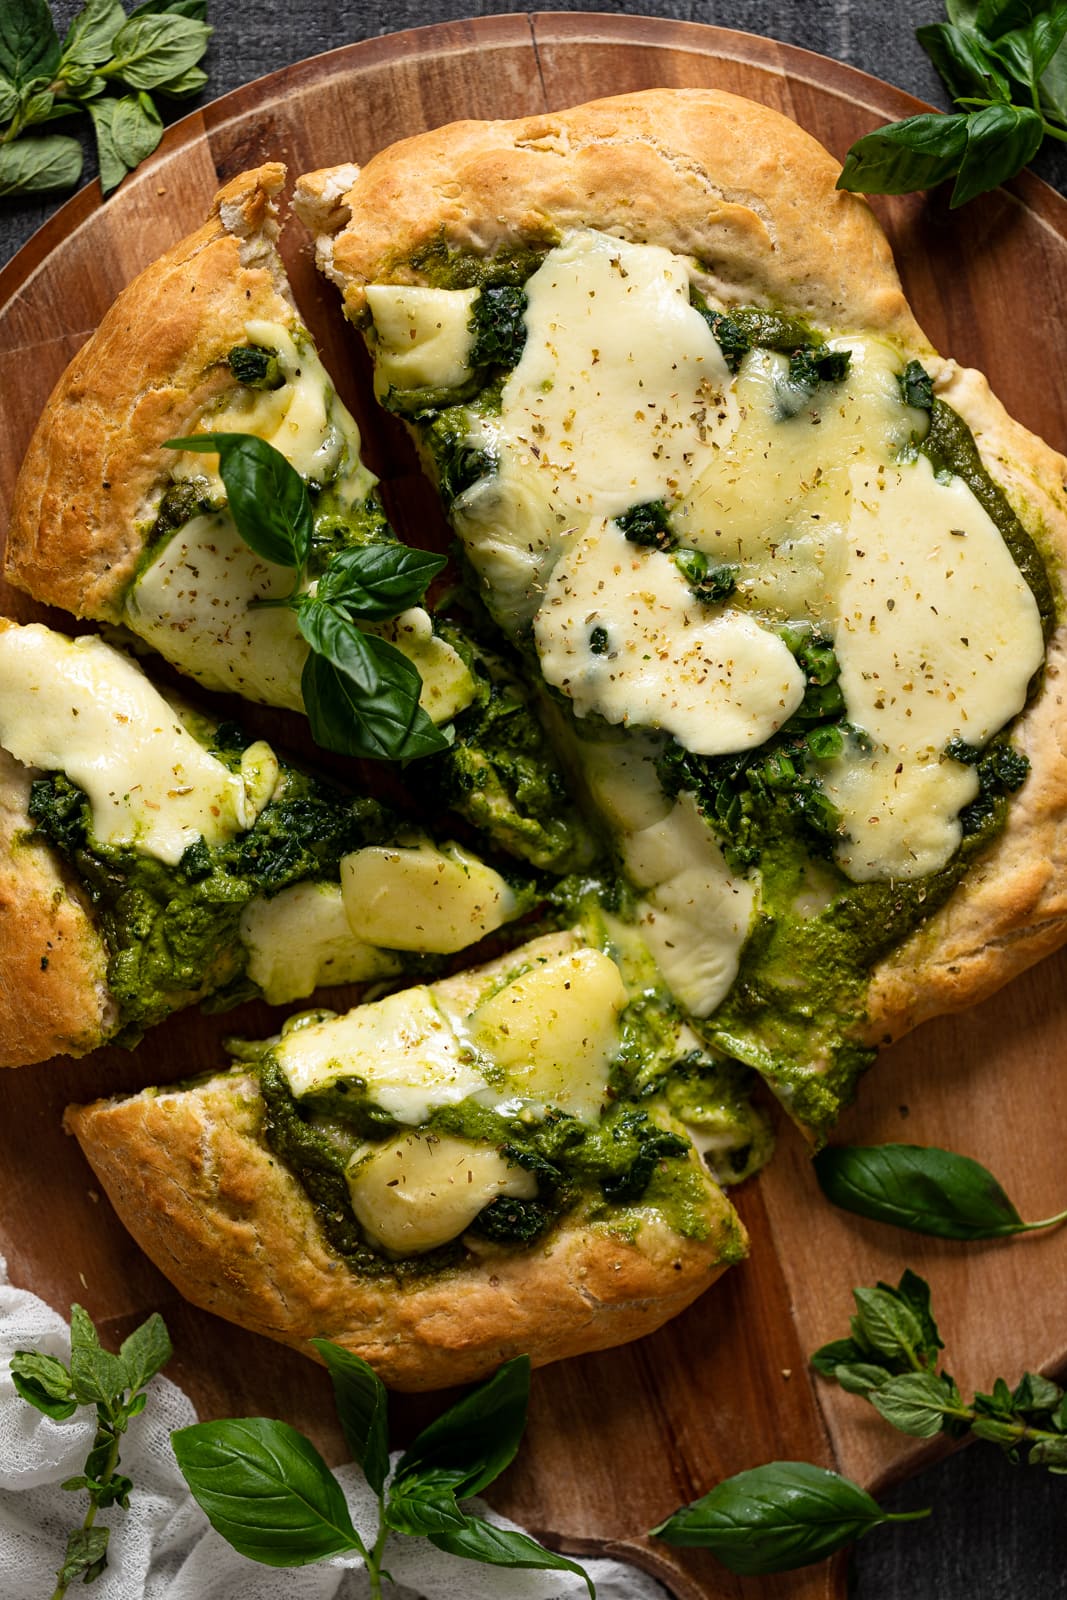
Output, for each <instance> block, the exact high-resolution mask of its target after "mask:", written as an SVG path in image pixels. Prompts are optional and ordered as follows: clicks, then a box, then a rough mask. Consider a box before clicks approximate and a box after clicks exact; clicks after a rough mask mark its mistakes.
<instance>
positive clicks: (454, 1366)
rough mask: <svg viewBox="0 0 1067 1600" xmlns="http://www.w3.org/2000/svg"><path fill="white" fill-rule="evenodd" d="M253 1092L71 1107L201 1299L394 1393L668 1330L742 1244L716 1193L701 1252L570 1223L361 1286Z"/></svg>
mask: <svg viewBox="0 0 1067 1600" xmlns="http://www.w3.org/2000/svg"><path fill="white" fill-rule="evenodd" d="M263 1119H264V1106H263V1101H262V1099H261V1097H260V1095H259V1092H258V1088H257V1086H256V1083H255V1080H254V1079H253V1078H252V1077H251V1076H250V1075H249V1074H247V1073H244V1072H240V1071H237V1072H231V1073H227V1074H225V1075H221V1076H218V1077H215V1078H212V1079H211V1080H209V1081H207V1082H204V1083H201V1084H199V1085H197V1086H195V1087H193V1088H189V1089H185V1090H179V1091H175V1092H154V1091H151V1090H149V1091H147V1092H146V1093H144V1094H140V1095H137V1096H135V1097H133V1098H130V1099H126V1100H117V1101H107V1100H99V1101H97V1102H96V1103H95V1104H93V1105H89V1106H71V1107H69V1108H68V1110H67V1114H66V1118H65V1126H66V1127H67V1129H68V1131H70V1132H72V1133H74V1134H75V1135H76V1136H77V1138H78V1141H79V1143H80V1144H81V1146H82V1149H83V1150H84V1152H85V1154H86V1156H87V1157H88V1159H89V1161H90V1163H91V1165H92V1167H93V1170H94V1171H95V1172H96V1174H97V1176H98V1177H99V1179H100V1181H101V1183H102V1184H103V1186H104V1188H105V1190H106V1191H107V1194H108V1196H109V1198H110V1199H111V1202H112V1204H113V1205H114V1207H115V1209H116V1211H117V1212H118V1214H119V1216H120V1218H121V1219H122V1221H123V1223H124V1224H125V1226H126V1227H127V1228H128V1229H129V1231H130V1232H131V1233H132V1234H133V1236H134V1238H135V1239H136V1240H137V1242H138V1244H139V1245H140V1246H141V1248H142V1249H143V1250H144V1251H145V1253H146V1254H147V1255H148V1256H149V1257H151V1259H152V1260H153V1261H154V1262H155V1264H156V1265H157V1266H158V1267H159V1268H160V1269H161V1271H163V1272H164V1273H165V1274H166V1276H167V1277H168V1278H169V1279H170V1280H171V1282H172V1283H173V1284H174V1285H175V1286H176V1287H177V1289H178V1290H179V1291H180V1292H181V1293H182V1294H183V1295H184V1296H185V1298H186V1299H188V1300H191V1301H192V1302H193V1303H194V1304H195V1305H199V1306H202V1307H203V1308H204V1309H205V1310H208V1311H211V1312H214V1313H215V1314H216V1315H218V1316H222V1317H225V1318H227V1319H228V1320H230V1321H231V1322H236V1323H238V1324H240V1325H241V1326H242V1327H245V1328H249V1329H251V1330H252V1331H253V1332H255V1333H261V1334H265V1335H266V1336H267V1337H268V1338H271V1339H276V1340H278V1341H280V1342H281V1343H282V1344H288V1345H292V1346H294V1347H295V1348H296V1349H298V1350H301V1351H302V1352H303V1353H304V1354H305V1355H310V1356H314V1355H315V1352H314V1350H313V1349H312V1348H311V1347H310V1346H309V1344H308V1341H309V1339H311V1338H313V1337H316V1336H319V1335H324V1336H325V1337H327V1338H330V1339H332V1340H334V1341H335V1342H336V1343H338V1344H341V1345H343V1346H344V1347H345V1348H346V1349H349V1350H352V1351H354V1352H355V1353H356V1354H358V1355H360V1356H362V1357H363V1358H364V1359H365V1360H366V1361H368V1362H370V1364H371V1365H372V1366H373V1367H374V1368H375V1369H376V1371H378V1372H379V1373H380V1374H381V1376H382V1378H383V1379H384V1380H385V1381H386V1382H387V1383H389V1384H390V1385H391V1386H393V1387H394V1388H397V1389H407V1390H416V1389H433V1388H440V1387H444V1386H446V1385H449V1384H454V1383H464V1382H468V1381H470V1380H472V1379H474V1378H477V1377H480V1376H482V1375H484V1374H485V1373H487V1372H489V1371H491V1370H492V1369H493V1368H495V1367H496V1366H498V1365H499V1363H500V1362H502V1361H505V1360H508V1359H509V1358H510V1357H512V1356H515V1355H519V1354H522V1353H527V1354H529V1355H530V1356H531V1357H532V1359H533V1361H534V1363H535V1364H536V1365H543V1364H544V1363H546V1362H548V1361H555V1360H559V1359H560V1358H562V1357H564V1356H571V1355H578V1354H581V1353H583V1352H586V1351H590V1350H599V1349H605V1348H607V1347H609V1346H611V1345H615V1344H621V1343H624V1342H625V1341H627V1340H630V1339H635V1338H638V1337H639V1336H640V1335H642V1334H645V1333H650V1332H651V1331H652V1330H653V1329H655V1328H658V1327H660V1326H661V1325H662V1324H663V1323H664V1322H666V1321H667V1320H668V1319H669V1318H670V1317H672V1316H674V1315H675V1314H676V1313H677V1312H679V1311H681V1310H683V1309H684V1308H685V1307H686V1306H687V1305H689V1304H690V1302H691V1301H693V1300H694V1299H695V1298H696V1297H697V1295H698V1294H700V1293H701V1292H702V1291H703V1290H704V1289H706V1288H707V1287H708V1286H709V1285H710V1284H711V1283H712V1282H713V1281H714V1280H715V1278H717V1277H718V1276H719V1274H720V1273H721V1272H722V1271H723V1270H724V1265H723V1263H721V1262H720V1261H719V1260H718V1259H717V1258H718V1257H719V1256H720V1255H721V1254H722V1248H723V1246H725V1245H729V1246H731V1247H732V1251H733V1254H735V1255H736V1252H737V1245H738V1243H739V1241H740V1240H742V1239H743V1237H744V1236H743V1233H742V1230H741V1228H740V1224H739V1223H738V1222H737V1220H736V1218H735V1217H734V1214H733V1211H732V1208H731V1207H730V1205H729V1202H728V1201H727V1200H726V1199H725V1197H724V1196H722V1195H721V1193H720V1192H719V1191H718V1190H716V1189H714V1187H713V1186H712V1185H711V1184H710V1183H709V1189H708V1196H709V1199H708V1210H709V1223H710V1226H711V1234H710V1237H709V1239H708V1240H707V1241H705V1242H702V1243H696V1242H694V1241H690V1240H685V1239H682V1238H680V1237H679V1236H678V1235H677V1234H675V1233H673V1232H672V1231H671V1230H670V1229H668V1228H667V1227H666V1225H664V1224H659V1223H657V1221H655V1220H653V1218H652V1216H651V1215H650V1216H649V1218H648V1220H647V1221H645V1222H644V1223H643V1224H642V1227H641V1230H640V1237H639V1242H637V1243H634V1244H632V1243H629V1242H627V1241H625V1240H621V1239H617V1238H613V1237H611V1236H610V1235H609V1234H607V1233H606V1232H604V1231H602V1230H600V1229H595V1228H591V1227H584V1228H583V1227H581V1226H578V1225H574V1224H571V1225H564V1226H563V1227H562V1228H560V1229H558V1230H557V1231H556V1233H554V1234H553V1236H552V1238H551V1241H550V1242H549V1244H547V1245H546V1246H544V1247H543V1248H542V1249H539V1250H536V1251H528V1252H526V1253H524V1254H522V1255H510V1254H505V1253H503V1252H501V1253H499V1254H497V1253H494V1254H492V1255H487V1256H486V1257H484V1258H483V1259H481V1260H475V1261H472V1263H471V1264H470V1265H469V1266H467V1267H463V1268H460V1269H457V1270H456V1271H455V1272H452V1273H448V1274H446V1275H444V1276H442V1277H441V1278H439V1279H434V1280H428V1281H424V1282H423V1283H420V1284H414V1285H404V1284H401V1285H397V1284H396V1283H395V1282H394V1281H392V1280H385V1281H384V1282H376V1281H373V1280H369V1279H361V1278H359V1277H357V1276H356V1275H355V1274H354V1273H353V1272H351V1270H350V1269H349V1268H348V1267H347V1266H346V1264H345V1262H344V1261H343V1259H341V1258H340V1257H338V1256H336V1255H335V1254H334V1253H333V1252H332V1251H331V1250H330V1249H329V1247H328V1246H327V1244H326V1242H325V1240H324V1238H323V1235H322V1232H321V1230H320V1228H319V1225H318V1223H317V1220H316V1218H315V1213H314V1210H313V1207H312V1205H311V1202H310V1201H309V1200H308V1198H307V1195H306V1194H305V1192H304V1190H303V1189H302V1188H301V1186H300V1184H299V1183H298V1181H297V1179H296V1178H295V1177H294V1176H293V1175H292V1173H290V1172H289V1171H288V1169H287V1168H286V1167H284V1166H283V1165H282V1164H281V1163H280V1162H278V1161H277V1160H276V1159H275V1157H274V1156H273V1155H272V1154H271V1152H270V1150H269V1149H268V1147H267V1145H266V1143H265V1141H264V1137H263Z"/></svg>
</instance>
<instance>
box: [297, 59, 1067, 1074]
mask: <svg viewBox="0 0 1067 1600" xmlns="http://www.w3.org/2000/svg"><path fill="white" fill-rule="evenodd" d="M839 170H840V169H839V166H838V164H837V162H835V161H834V160H833V158H832V157H831V156H829V155H828V154H827V152H826V151H825V150H824V149H823V148H822V146H821V145H819V144H817V143H816V141H815V140H814V139H812V138H810V136H809V135H808V134H806V133H804V132H803V131H802V130H801V129H800V128H798V127H797V126H796V125H795V124H794V123H792V122H790V121H789V120H788V119H787V118H785V117H782V116H781V115H779V113H777V112H775V111H772V110H770V109H769V108H767V107H766V106H761V105H757V104H755V103H753V102H750V101H747V100H740V99H738V98H737V97H735V96H733V95H729V94H721V93H718V92H717V91H714V90H702V89H686V90H649V91H646V92H644V93H639V94H634V95H626V96H619V97H617V98H614V99H610V100H601V101H597V102H594V103H593V104H591V105H586V106H578V107H576V108H575V109H573V110H569V111H561V112H550V113H546V114H543V115H538V116H534V117H526V118H523V119H521V120H519V121H515V122H463V123H456V124H453V125H452V126H451V127H448V128H439V129H436V130H434V131H433V132H431V133H427V134H420V135H418V136H417V137H415V138H413V139H408V140H405V141H404V142H402V143H401V144H398V145H395V146H393V147H392V148H390V149H388V150H385V151H383V152H382V153H381V154H380V155H378V156H376V157H375V158H374V159H373V160H372V161H370V162H369V163H368V164H367V166H366V167H364V168H363V169H362V171H359V170H358V169H355V168H337V169H327V170H324V171H321V172H317V173H311V174H310V175H309V176H307V177H305V178H302V179H301V180H300V182H299V184H298V187H297V194H296V199H295V204H296V208H297V210H298V211H299V212H300V214H301V216H302V217H303V218H304V220H305V221H307V223H308V224H309V226H311V227H312V229H313V230H314V231H315V232H316V233H317V239H316V250H317V254H318V259H319V264H320V266H321V267H322V269H323V270H324V272H326V274H327V275H328V276H329V277H330V278H332V279H333V281H334V282H336V283H337V284H338V286H339V287H340V289H341V291H342V294H343V295H344V300H345V307H346V310H347V312H348V315H349V316H350V317H351V318H352V319H353V320H354V321H357V322H361V321H362V320H364V311H365V297H366V288H367V285H368V284H369V283H373V282H387V283H388V282H418V281H419V274H418V272H416V271H415V270H414V269H413V268H412V266H411V261H412V258H413V257H414V258H418V257H419V256H420V254H421V253H422V252H424V251H426V250H427V249H428V248H430V249H432V248H441V247H443V248H445V249H447V250H456V251H461V252H462V251H467V252H474V253H476V254H479V255H487V254H491V253H493V252H494V251H498V250H499V251H503V252H507V251H509V250H514V249H515V248H517V247H521V246H522V245H524V244H538V243H544V242H548V241H551V240H552V239H553V238H555V237H557V236H558V235H559V234H560V233H561V232H562V231H563V230H565V229H567V228H572V227H595V228H599V229H602V230H604V231H607V232H611V233H615V234H618V235H619V236H621V237H623V238H626V239H629V240H631V241H634V242H636V243H650V244H657V245H663V246H665V247H667V248H669V249H671V250H675V251H677V252H678V253H680V254H682V255H686V256H692V257H695V258H696V259H697V261H698V262H699V263H700V265H701V267H702V268H703V269H704V270H705V271H706V273H707V276H708V280H709V285H710V287H712V289H713V290H714V292H716V293H717V294H719V295H720V296H721V297H722V298H723V299H724V300H725V301H726V302H727V303H728V304H740V303H748V304H751V303H762V304H765V305H768V306H773V307H776V308H779V309H782V310H785V311H787V312H792V313H794V314H797V315H803V316H805V317H809V318H810V319H811V320H812V321H814V322H815V323H816V324H817V325H820V326H822V327H824V328H826V329H828V330H832V331H837V332H843V333H872V334H880V335H882V336H885V337H887V338H890V339H892V340H893V341H894V342H895V343H896V344H897V345H898V347H899V348H900V350H901V352H902V354H903V355H904V356H905V358H916V359H919V360H921V361H922V362H923V363H924V365H925V366H926V367H927V369H928V370H929V371H930V372H931V374H932V375H933V376H934V377H935V380H936V387H937V390H938V393H939V394H941V395H942V396H943V398H944V399H945V400H947V401H948V403H949V404H950V405H952V406H954V407H955V409H956V410H957V411H958V412H959V413H960V415H961V416H962V417H963V418H964V420H965V421H966V422H967V423H968V425H969V426H970V428H971V429H972V431H973V433H974V436H975V439H976V441H977V444H978V447H979V450H980V452H981V455H982V459H983V461H984V463H985V465H986V468H987V469H988V471H989V473H990V475H991V476H992V477H993V478H994V479H995V480H996V481H997V482H998V483H999V484H1000V485H1001V487H1002V488H1003V489H1004V491H1005V493H1006V494H1007V496H1008V499H1009V500H1010V501H1011V503H1012V505H1013V506H1014V508H1015V509H1016V511H1017V512H1018V514H1019V516H1020V517H1021V518H1022V520H1023V522H1024V524H1025V525H1026V526H1027V527H1028V528H1029V529H1030V530H1031V532H1033V533H1034V535H1035V536H1036V538H1037V539H1038V542H1039V545H1040V547H1041V550H1042V553H1043V555H1044V556H1045V557H1046V560H1047V561H1048V563H1049V564H1050V566H1051V568H1052V572H1051V576H1052V579H1053V583H1054V585H1055V586H1056V587H1057V589H1060V588H1062V579H1063V574H1064V572H1065V571H1067V493H1065V480H1067V461H1065V460H1064V458H1063V457H1062V456H1060V455H1059V454H1057V452H1056V451H1054V450H1052V449H1050V448H1049V447H1048V446H1047V445H1046V444H1044V443H1043V442H1042V441H1041V440H1040V439H1038V438H1036V437H1035V436H1034V435H1033V434H1032V433H1030V432H1028V430H1027V429H1025V428H1024V427H1022V426H1021V424H1019V423H1017V422H1015V421H1013V420H1012V418H1010V417H1009V416H1008V415H1007V413H1006V412H1005V411H1004V409H1003V407H1002V406H1001V405H1000V403H999V401H997V400H996V398H995V397H994V396H993V395H992V394H991V392H990V390H989V386H988V384H987V383H986V381H985V379H984V378H983V377H982V376H981V375H980V374H979V373H975V372H970V371H966V370H963V369H961V368H959V367H957V366H956V364H955V363H954V362H951V361H946V360H944V359H943V358H942V357H939V356H938V355H936V353H935V352H934V351H933V349H932V347H931V345H930V343H929V341H928V339H927V338H926V337H925V335H924V334H923V332H922V330H921V328H920V327H919V326H918V324H917V323H916V321H915V319H914V317H913V315H912V313H911V311H910V308H909V307H908V305H907V302H906V300H905V299H904V295H903V292H902V290H901V287H900V283H899V280H898V278H897V274H896V269H895V267H894V265H893V260H892V256H891V253H890V250H889V246H888V244H887V242H886V239H885V236H884V235H883V233H882V230H881V228H880V227H879V225H878V223H877V221H876V220H875V218H874V216H873V214H872V213H871V211H870V209H869V208H868V206H867V205H866V203H865V202H864V201H863V200H861V199H859V198H857V197H856V196H855V195H851V194H847V193H845V192H843V191H840V190H837V189H836V188H835V184H836V181H837V176H838V173H839ZM1065 663H1067V637H1065V633H1064V629H1063V627H1062V626H1060V627H1058V628H1057V630H1056V632H1055V633H1054V635H1053V637H1052V639H1051V641H1050V645H1049V650H1048V657H1047V669H1046V681H1045V686H1044V688H1043V690H1042V692H1041V694H1040V695H1039V696H1038V698H1037V699H1036V700H1035V701H1034V703H1033V704H1032V705H1031V706H1030V707H1029V708H1028V709H1027V711H1026V712H1025V714H1024V715H1023V716H1022V718H1021V719H1020V721H1019V723H1018V725H1017V730H1016V738H1017V741H1018V743H1019V744H1020V746H1021V748H1022V749H1024V750H1025V752H1026V754H1027V755H1028V756H1029V758H1030V761H1031V763H1032V770H1031V774H1030V777H1029V778H1028V780H1027V782H1026V784H1025V786H1024V787H1023V789H1022V791H1021V793H1020V794H1019V795H1018V796H1017V797H1016V798H1015V800H1014V801H1013V804H1012V806H1011V809H1010V812H1009V820H1008V824H1007V828H1006V829H1005V832H1004V834H1003V835H1002V836H1001V838H1000V839H999V840H998V841H997V842H996V843H995V844H994V845H993V846H992V847H991V848H990V849H989V850H988V851H987V852H986V853H985V854H984V855H983V856H982V857H981V858H980V859H979V861H978V862H977V863H976V864H975V865H974V866H973V867H972V868H971V870H970V872H969V874H968V876H967V878H966V879H965V880H964V882H963V884H962V885H961V886H960V887H959V888H958V889H957V890H956V891H955V893H954V894H953V896H952V898H951V900H950V901H949V903H948V904H947V905H946V906H945V907H944V908H943V909H942V910H941V911H939V912H938V913H936V914H935V915H934V916H932V917H931V918H930V919H929V920H928V921H927V922H926V923H925V924H924V925H923V927H922V928H921V929H920V930H919V931H918V932H917V933H916V934H915V935H914V936H913V937H912V938H910V939H909V940H908V941H907V942H906V943H905V944H904V945H902V946H901V948H900V949H899V950H897V951H896V952H895V953H894V954H893V955H892V956H891V957H890V958H889V959H888V960H886V961H884V962H883V963H882V964H881V965H880V966H879V967H878V968H876V969H875V971H874V973H873V974H872V981H871V988H870V992H869V996H868V1018H867V1022H866V1025H865V1029H864V1038H865V1040H866V1041H867V1042H870V1043H883V1042H885V1041H886V1040H887V1039H889V1038H895V1037H899V1036H900V1035H901V1034H903V1033H905V1032H907V1030H908V1029H909V1028H911V1027H914V1026H915V1025H916V1024H917V1023H919V1022H921V1021H922V1020H923V1019H925V1018H927V1017H931V1016H935V1015H937V1014H939V1013H941V1012H944V1011H950V1010H956V1009H958V1008H960V1007H963V1006H969V1005H973V1004H975V1003H976V1002H977V1001H979V1000H981V999H983V998H985V997H986V996H987V995H989V994H991V993H993V992H994V991H995V990H996V989H998V988H999V987H1000V986H1001V985H1002V984H1003V983H1005V982H1007V980H1008V979H1009V978H1011V977H1014V976H1015V975H1016V974H1017V973H1018V972H1020V971H1022V970H1023V969H1024V968H1025V967H1027V966H1030V965H1031V964H1032V963H1033V962H1035V961H1037V960H1038V959H1040V958H1041V957H1042V956H1044V955H1047V954H1049V953H1050V952H1051V951H1052V950H1055V949H1057V948H1058V947H1059V946H1060V945H1061V944H1063V943H1064V941H1065V940H1067V873H1065V871H1064V868H1065V866H1067V749H1065V744H1067V739H1065V737H1064V735H1063V734H1062V732H1061V727H1062V720H1063V719H1062V716H1061V706H1060V688H1059V685H1060V682H1061V680H1062V677H1063V673H1064V668H1065Z"/></svg>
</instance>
